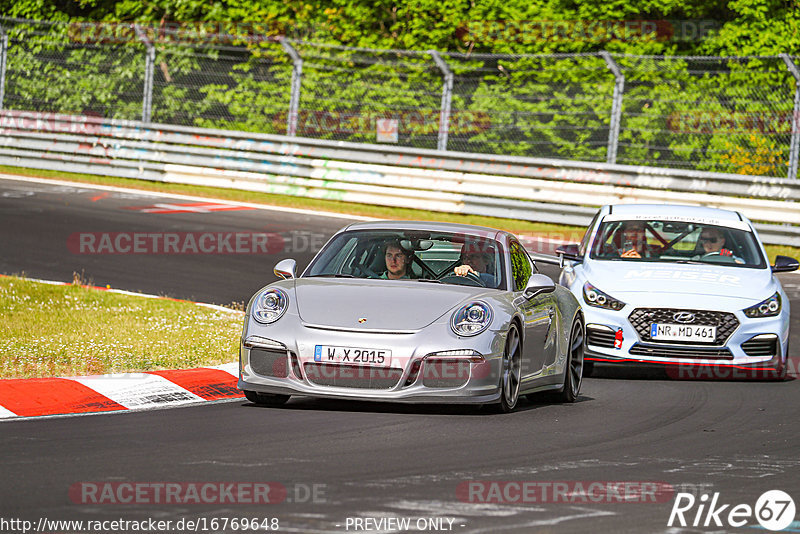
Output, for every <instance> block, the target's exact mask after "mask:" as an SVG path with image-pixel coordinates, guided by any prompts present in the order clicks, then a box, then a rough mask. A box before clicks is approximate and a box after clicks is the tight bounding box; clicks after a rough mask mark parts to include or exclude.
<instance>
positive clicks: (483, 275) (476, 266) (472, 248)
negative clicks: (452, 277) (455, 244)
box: [453, 243, 497, 287]
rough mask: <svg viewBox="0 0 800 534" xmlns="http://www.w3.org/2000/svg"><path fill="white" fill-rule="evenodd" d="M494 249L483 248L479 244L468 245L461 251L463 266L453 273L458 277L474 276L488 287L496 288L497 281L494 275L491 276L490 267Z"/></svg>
mask: <svg viewBox="0 0 800 534" xmlns="http://www.w3.org/2000/svg"><path fill="white" fill-rule="evenodd" d="M493 252H494V249H493V248H492V247H490V246H489V247H487V246H481V245H480V244H479V243H467V244H465V245H464V248H462V249H461V265H459V266H458V267H456V268H455V269H454V270H453V272H455V274H456V275H457V276H468V275H470V274H472V275H473V276H477V277H479V278H480V280H481V282H483V284H484V285H485V286H486V287H496V286H497V281H496V280H495V277H494V275H492V274H489V273H488V272H487V271H488V270H489V265H491V264H492V260H493V256H494V254H493Z"/></svg>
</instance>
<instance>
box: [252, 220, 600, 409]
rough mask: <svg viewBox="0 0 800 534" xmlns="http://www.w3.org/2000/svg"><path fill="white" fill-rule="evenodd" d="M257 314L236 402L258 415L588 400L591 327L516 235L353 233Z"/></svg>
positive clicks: (389, 226)
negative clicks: (306, 400)
mask: <svg viewBox="0 0 800 534" xmlns="http://www.w3.org/2000/svg"><path fill="white" fill-rule="evenodd" d="M275 274H276V275H278V276H279V277H281V278H283V280H279V281H278V282H275V283H273V284H270V285H268V286H266V287H264V288H263V289H261V290H260V291H258V292H257V293H256V294H255V295H254V296H253V298H252V299H251V300H250V302H249V304H248V306H247V315H246V319H245V323H244V329H243V332H242V338H241V346H240V369H239V373H240V374H239V389H241V390H243V391H244V393H245V395H246V396H247V399H248V400H250V401H251V402H254V403H257V404H267V405H280V404H283V403H285V402H286V401H287V400H288V399H289V397H290V396H291V395H305V396H314V397H327V398H338V399H358V400H371V401H389V402H411V403H422V402H427V403H473V404H491V405H494V406H495V407H497V408H498V409H499V410H500V411H504V412H508V411H511V410H513V409H514V408H515V407H516V406H517V401H518V399H519V397H520V395H525V394H530V393H534V392H540V391H547V390H552V392H553V393H554V395H555V396H556V397H557V400H560V401H562V402H573V401H575V399H576V398H577V397H578V393H579V391H580V387H581V379H582V374H583V346H584V321H583V316H582V315H581V309H580V306H579V304H578V302H577V300H576V298H575V297H574V296H573V294H572V293H570V292H569V291H568V290H567V289H566V288H564V287H562V286H560V285H556V284H554V283H553V281H552V280H551V279H550V278H548V277H547V276H545V275H543V274H538V273H537V269H536V265H535V264H534V263H533V261H532V260H531V259H530V257H529V256H528V254H527V252H526V251H525V249H524V248H523V247H522V245H521V244H520V242H519V240H518V239H517V238H516V237H515V236H513V235H512V234H509V233H507V232H503V231H499V230H494V229H491V228H483V227H478V226H468V225H459V224H444V223H433V222H401V221H384V222H368V223H357V224H351V225H349V226H347V227H345V228H344V229H342V230H340V231H339V232H338V233H337V234H336V235H334V236H333V237H332V238H331V239H330V241H328V243H327V244H326V245H325V246H324V247H323V248H322V249H321V250H320V251H319V253H318V254H317V255H316V256H315V257H314V259H313V260H312V261H311V263H310V264H309V266H308V268H306V270H305V271H304V272H303V274H302V275H301V276H299V277H298V276H297V275H296V263H295V261H294V260H291V259H286V260H283V261H281V262H279V263H278V265H276V267H275Z"/></svg>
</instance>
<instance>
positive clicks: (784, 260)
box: [770, 256, 800, 273]
mask: <svg viewBox="0 0 800 534" xmlns="http://www.w3.org/2000/svg"><path fill="white" fill-rule="evenodd" d="M798 267H800V262H798V261H797V260H796V259H794V258H790V257H789V256H775V265H772V266H771V267H770V269H772V272H773V273H789V272H792V271H796V270H797V268H798Z"/></svg>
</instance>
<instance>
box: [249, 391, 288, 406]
mask: <svg viewBox="0 0 800 534" xmlns="http://www.w3.org/2000/svg"><path fill="white" fill-rule="evenodd" d="M244 396H245V397H247V400H249V401H250V402H252V403H253V404H258V405H259V406H283V405H284V404H286V402H287V401H288V400H289V397H290V395H275V394H272V393H258V392H256V391H245V392H244Z"/></svg>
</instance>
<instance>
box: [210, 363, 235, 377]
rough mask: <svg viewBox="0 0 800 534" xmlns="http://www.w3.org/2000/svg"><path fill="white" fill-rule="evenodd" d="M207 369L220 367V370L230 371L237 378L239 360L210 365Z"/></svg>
mask: <svg viewBox="0 0 800 534" xmlns="http://www.w3.org/2000/svg"><path fill="white" fill-rule="evenodd" d="M207 369H218V370H220V371H225V372H226V373H230V374H232V375H233V376H235V377H236V378H239V362H231V363H223V364H222V365H215V366H214V367H208V368H207Z"/></svg>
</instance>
